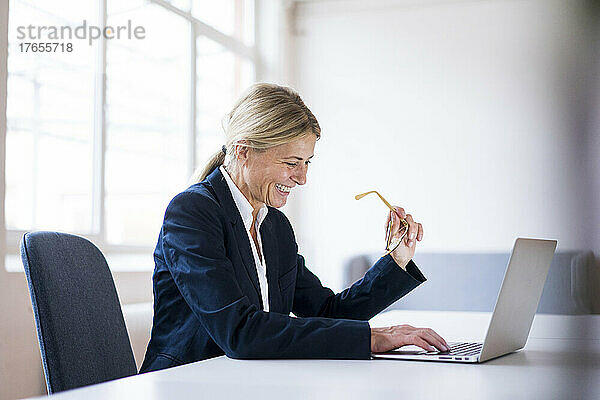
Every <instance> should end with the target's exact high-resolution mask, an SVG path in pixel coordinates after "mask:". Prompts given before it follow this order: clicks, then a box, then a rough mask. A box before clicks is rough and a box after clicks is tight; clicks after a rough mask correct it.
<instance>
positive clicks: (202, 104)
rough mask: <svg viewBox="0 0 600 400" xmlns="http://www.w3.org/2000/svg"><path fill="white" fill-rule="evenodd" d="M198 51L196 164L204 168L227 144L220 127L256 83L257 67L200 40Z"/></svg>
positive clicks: (198, 41)
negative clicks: (248, 88) (238, 99)
mask: <svg viewBox="0 0 600 400" xmlns="http://www.w3.org/2000/svg"><path fill="white" fill-rule="evenodd" d="M196 49H197V62H196V68H197V88H196V89H197V90H196V105H197V110H196V135H197V138H196V164H197V165H204V163H205V162H207V160H208V159H209V158H210V156H211V155H212V154H214V152H215V151H217V150H218V149H220V148H221V146H222V145H223V143H225V135H224V133H223V129H222V127H221V121H222V119H223V116H224V115H225V114H226V113H227V112H229V110H230V109H231V107H232V106H233V102H234V101H235V100H236V99H237V97H238V96H239V95H240V94H241V93H242V92H243V91H244V90H245V89H246V88H247V87H248V86H250V85H251V84H252V83H253V82H254V79H255V78H254V75H255V74H254V64H253V63H252V62H250V61H248V60H246V59H244V58H242V57H239V56H237V55H235V54H234V53H232V52H231V51H228V50H226V49H225V48H224V47H222V46H221V45H219V44H217V43H215V42H214V41H212V40H210V39H207V38H205V37H202V36H200V37H199V38H198V39H197V41H196Z"/></svg>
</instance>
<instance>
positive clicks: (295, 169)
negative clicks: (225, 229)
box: [239, 134, 317, 209]
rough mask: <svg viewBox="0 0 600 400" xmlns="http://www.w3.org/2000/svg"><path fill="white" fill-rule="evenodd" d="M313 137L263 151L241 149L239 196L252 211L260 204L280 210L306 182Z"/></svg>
mask: <svg viewBox="0 0 600 400" xmlns="http://www.w3.org/2000/svg"><path fill="white" fill-rule="evenodd" d="M316 141H317V137H316V136H315V135H312V134H309V135H306V136H304V137H302V138H300V139H296V140H295V141H293V142H290V143H286V144H282V145H279V146H276V147H272V148H270V149H267V150H265V151H256V150H253V149H247V148H246V149H244V150H245V151H243V153H242V154H240V156H241V158H240V159H239V161H240V162H241V164H242V169H241V172H242V180H243V182H241V184H242V185H241V186H242V188H240V189H241V190H242V193H244V195H245V196H246V198H247V199H248V200H249V201H250V204H252V207H254V208H255V209H257V208H259V207H260V206H261V203H264V204H266V205H268V206H271V207H276V208H279V207H283V206H284V205H285V203H286V202H287V197H288V196H289V195H290V192H291V191H293V190H294V188H295V187H296V185H304V184H305V183H306V172H307V171H308V164H309V163H310V159H311V158H312V157H313V155H314V151H315V143H316Z"/></svg>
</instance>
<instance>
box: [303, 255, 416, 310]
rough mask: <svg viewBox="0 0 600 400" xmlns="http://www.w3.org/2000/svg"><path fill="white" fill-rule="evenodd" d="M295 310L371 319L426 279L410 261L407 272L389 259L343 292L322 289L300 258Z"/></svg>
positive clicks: (382, 259)
mask: <svg viewBox="0 0 600 400" xmlns="http://www.w3.org/2000/svg"><path fill="white" fill-rule="evenodd" d="M297 269H298V275H297V279H296V292H295V294H294V304H293V307H292V311H293V312H294V314H295V315H298V316H302V317H306V316H319V317H328V318H348V319H354V320H364V321H366V320H369V319H371V318H373V317H374V316H375V315H377V314H378V313H380V312H381V311H383V310H384V309H386V308H387V307H388V306H389V305H390V304H392V303H394V302H395V301H396V300H398V299H400V298H401V297H403V296H404V295H406V294H407V293H409V292H410V291H411V290H413V289H414V288H415V287H417V286H418V285H420V284H421V283H422V282H424V281H425V280H426V279H425V277H424V276H423V274H422V273H421V271H419V269H418V268H417V266H416V265H415V263H414V262H413V261H412V260H411V261H410V262H409V263H408V265H407V267H406V271H405V270H403V269H402V268H401V267H400V266H398V264H396V262H395V261H394V259H393V258H392V256H390V255H389V254H388V255H386V256H385V257H381V258H380V259H379V260H378V261H377V262H376V263H375V264H374V265H373V266H372V267H371V268H370V269H369V270H368V271H367V273H366V274H365V276H364V277H363V278H362V279H361V280H359V281H357V282H356V283H354V284H353V285H352V286H351V287H349V288H348V289H346V290H344V291H342V292H341V293H338V294H334V293H333V291H332V290H331V289H329V288H325V287H323V285H321V282H320V281H319V278H317V277H316V276H315V275H314V274H313V273H312V272H311V271H310V270H309V269H308V268H307V267H306V265H305V262H304V257H302V256H301V255H298V264H297Z"/></svg>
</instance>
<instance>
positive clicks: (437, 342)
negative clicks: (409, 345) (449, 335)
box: [421, 328, 450, 351]
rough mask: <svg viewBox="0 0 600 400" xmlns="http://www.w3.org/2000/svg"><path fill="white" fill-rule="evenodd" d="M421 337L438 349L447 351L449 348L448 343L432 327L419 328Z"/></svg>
mask: <svg viewBox="0 0 600 400" xmlns="http://www.w3.org/2000/svg"><path fill="white" fill-rule="evenodd" d="M421 337H422V338H423V339H425V340H426V341H427V343H429V344H431V345H433V346H435V348H437V349H438V350H440V351H447V350H449V349H450V347H449V346H448V343H446V341H445V340H444V339H443V338H442V337H441V336H440V335H438V334H437V333H436V332H435V331H434V330H433V329H429V328H425V329H422V330H421Z"/></svg>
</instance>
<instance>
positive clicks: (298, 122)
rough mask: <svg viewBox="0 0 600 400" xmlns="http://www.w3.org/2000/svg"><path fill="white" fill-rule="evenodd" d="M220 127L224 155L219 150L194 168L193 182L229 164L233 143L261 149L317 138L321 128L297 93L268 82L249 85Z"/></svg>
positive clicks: (319, 135)
mask: <svg viewBox="0 0 600 400" xmlns="http://www.w3.org/2000/svg"><path fill="white" fill-rule="evenodd" d="M222 126H223V131H224V132H225V147H226V150H227V154H225V153H224V152H223V151H222V150H221V149H219V151H218V152H216V153H215V154H214V155H213V156H212V157H211V158H210V160H209V161H208V163H207V164H206V165H205V166H204V167H202V168H199V169H198V170H196V172H195V173H194V175H193V177H192V182H193V183H197V182H201V181H203V180H204V179H205V178H206V177H207V176H208V175H210V173H211V172H213V171H214V170H215V169H216V168H218V167H219V166H221V165H223V164H225V165H229V163H230V162H231V161H232V160H234V159H235V157H234V150H235V146H236V145H242V146H246V147H250V148H252V149H255V150H259V151H262V150H266V149H268V148H271V147H275V146H279V145H281V144H285V143H289V142H292V141H294V140H296V139H300V138H302V137H304V136H306V135H310V134H314V135H315V136H316V137H317V140H318V139H319V138H320V137H321V127H320V126H319V123H318V122H317V119H316V118H315V116H314V115H313V113H312V112H311V111H310V110H309V109H308V107H307V106H306V105H305V104H304V102H303V101H302V99H301V98H300V95H298V93H296V91H294V90H293V89H291V88H289V87H285V86H279V85H275V84H271V83H257V84H254V85H252V86H251V87H250V88H249V89H248V90H247V91H246V92H245V93H244V94H243V95H242V96H241V97H240V98H239V99H238V100H237V101H236V103H235V104H234V106H233V108H232V109H231V111H230V112H229V113H227V114H226V115H225V117H224V118H223V121H222Z"/></svg>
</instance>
